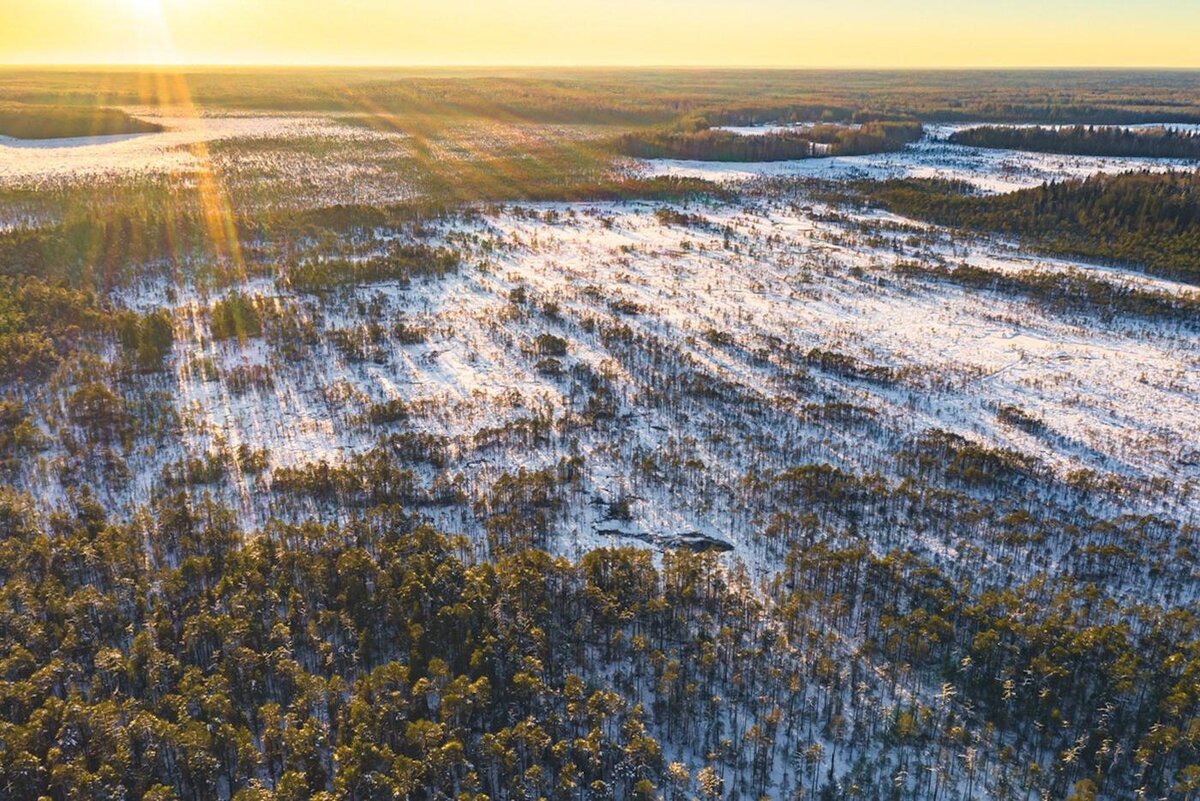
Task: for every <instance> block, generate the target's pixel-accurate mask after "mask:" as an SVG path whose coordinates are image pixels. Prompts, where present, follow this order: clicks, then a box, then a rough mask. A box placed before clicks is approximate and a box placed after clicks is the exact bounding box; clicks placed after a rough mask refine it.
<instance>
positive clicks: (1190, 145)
mask: <svg viewBox="0 0 1200 801" xmlns="http://www.w3.org/2000/svg"><path fill="white" fill-rule="evenodd" d="M950 141H951V142H953V143H954V144H956V145H968V146H970V147H986V148H1002V149H1006V150H1031V151H1034V152H1036V153H1064V154H1069V155H1078V156H1136V157H1141V158H1164V159H1200V134H1197V133H1192V132H1189V131H1179V130H1175V129H1172V128H1149V129H1144V130H1130V129H1128V128H1118V127H1116V126H1111V125H1101V126H1091V125H1075V126H1072V127H1070V128H1048V127H1041V126H1037V127H1032V128H1015V127H1012V126H1004V125H985V126H981V127H979V128H968V129H966V130H964V131H957V132H955V133H953V134H951V135H950Z"/></svg>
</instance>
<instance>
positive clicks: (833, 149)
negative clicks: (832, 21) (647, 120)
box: [615, 122, 923, 161]
mask: <svg viewBox="0 0 1200 801" xmlns="http://www.w3.org/2000/svg"><path fill="white" fill-rule="evenodd" d="M922 131H923V129H922V127H921V124H920V123H916V122H872V123H866V124H863V125H862V126H853V127H851V126H839V125H818V126H815V127H813V128H808V129H803V130H796V131H779V132H772V133H765V134H760V135H750V136H747V135H743V134H737V133H733V132H732V131H722V130H717V129H708V130H704V131H697V132H694V133H682V132H658V133H629V134H625V135H623V136H621V137H620V138H618V139H617V141H616V143H615V147H616V150H617V151H618V152H619V153H621V154H623V155H626V156H633V157H634V158H645V159H686V160H694V161H793V160H797V159H807V158H816V157H819V156H851V155H862V154H867V153H881V152H887V151H890V150H898V149H900V148H902V147H904V146H905V145H907V144H910V143H912V142H915V141H917V140H918V139H920V138H921V135H922Z"/></svg>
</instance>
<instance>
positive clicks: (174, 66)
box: [0, 61, 1200, 72]
mask: <svg viewBox="0 0 1200 801" xmlns="http://www.w3.org/2000/svg"><path fill="white" fill-rule="evenodd" d="M36 69H99V70H103V69H109V70H150V69H156V70H191V69H288V70H322V69H328V70H336V69H363V70H417V69H426V70H489V69H491V70H497V69H512V70H575V71H585V70H680V71H690V70H714V71H720V70H727V71H734V70H742V71H746V70H753V71H763V72H788V71H792V72H1052V71H1054V72H1088V71H1094V72H1200V64H1197V65H1194V66H1171V65H1114V64H1087V65H1080V64H1070V65H1067V64H1058V65H1056V64H1013V65H969V64H962V65H953V66H948V65H916V66H914V65H907V66H901V65H888V66H879V65H875V66H871V65H857V66H851V65H800V64H797V65H780V64H554V63H545V64H516V63H513V64H505V63H500V64H470V63H463V64H444V63H409V64H401V63H382V62H378V63H376V62H371V63H354V62H322V63H315V64H301V63H295V62H284V61H279V62H274V61H263V62H252V61H251V62H237V61H228V62H225V61H209V62H200V61H198V62H166V61H164V62H128V63H117V62H86V61H63V62H51V61H46V62H25V63H11V64H6V63H0V70H36Z"/></svg>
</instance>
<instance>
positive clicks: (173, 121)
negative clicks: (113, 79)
mask: <svg viewBox="0 0 1200 801" xmlns="http://www.w3.org/2000/svg"><path fill="white" fill-rule="evenodd" d="M128 111H129V112H130V113H131V114H133V115H134V116H135V117H137V118H139V119H143V120H146V121H147V122H152V123H156V124H158V125H161V126H163V127H164V128H165V130H164V131H161V132H158V133H144V134H128V135H119V136H92V137H81V138H74V139H45V140H22V139H13V138H11V137H6V136H0V183H3V184H6V185H16V186H29V185H34V186H39V185H43V184H46V183H51V184H52V183H56V182H61V181H78V180H87V179H95V178H104V177H119V178H130V177H138V176H151V175H164V174H173V173H187V172H195V171H197V170H208V169H211V168H212V158H213V157H212V154H211V152H210V148H211V147H212V146H213V145H215V144H216V143H220V142H228V141H231V140H240V141H244V142H251V143H269V142H271V141H272V140H277V141H283V142H293V143H295V142H299V141H300V140H305V139H308V140H327V141H332V142H339V143H343V144H345V143H360V144H365V143H371V142H379V141H391V140H399V139H400V138H402V137H400V135H398V134H393V133H379V132H375V131H371V130H368V129H366V128H363V127H357V126H353V125H347V124H345V123H343V122H340V121H339V120H338V119H337V118H331V117H318V116H303V115H291V114H270V115H264V114H258V115H255V114H220V115H215V114H212V113H210V112H200V111H196V110H192V109H175V110H169V109H168V110H166V111H165V112H164V111H163V110H152V109H138V108H130V109H128ZM260 160H261V157H260Z"/></svg>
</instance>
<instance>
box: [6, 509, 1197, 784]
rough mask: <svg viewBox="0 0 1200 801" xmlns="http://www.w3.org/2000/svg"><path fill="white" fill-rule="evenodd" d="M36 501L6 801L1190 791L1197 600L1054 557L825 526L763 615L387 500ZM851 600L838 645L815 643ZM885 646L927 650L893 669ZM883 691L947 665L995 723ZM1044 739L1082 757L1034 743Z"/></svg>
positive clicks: (742, 596) (727, 588) (21, 520)
mask: <svg viewBox="0 0 1200 801" xmlns="http://www.w3.org/2000/svg"><path fill="white" fill-rule="evenodd" d="M29 510H30V500H29V499H27V498H22V497H21V496H19V495H17V494H15V493H12V492H10V491H4V492H3V494H0V551H2V552H3V554H4V558H3V560H2V561H3V565H4V567H3V569H2V573H3V582H2V583H0V600H2V601H3V603H2V604H0V654H2V656H0V675H2V677H3V680H2V681H0V707H2V708H3V710H4V714H3V722H2V723H0V734H2V737H0V776H2V777H3V780H4V787H5V791H6V793H7V794H9V797H12V798H39V797H49V798H55V799H73V798H122V797H129V798H152V799H160V800H163V801H165V799H197V801H199V799H206V798H216V797H233V798H236V799H238V801H252V800H257V801H262V800H263V799H281V800H282V799H302V798H324V799H333V798H345V799H363V800H366V799H381V800H382V799H392V798H396V797H407V798H412V799H454V798H462V797H470V798H475V799H483V798H490V799H518V798H536V797H544V798H553V799H564V800H565V799H577V798H579V797H580V795H581V794H585V795H586V797H587V798H593V799H646V800H647V801H650V799H654V798H657V797H662V796H664V794H666V795H670V796H671V797H677V798H685V797H694V796H696V795H697V794H698V795H699V797H703V798H712V799H716V798H722V797H739V798H740V797H761V796H762V795H763V794H764V793H768V792H780V791H781V790H782V789H783V788H782V787H781V786H780V785H778V784H776V782H777V781H782V782H784V783H785V784H787V786H788V787H789V788H790V789H791V790H792V791H793V792H804V793H805V794H807V795H808V796H816V797H822V798H836V797H842V794H843V793H844V792H845V788H847V787H850V786H854V787H856V788H858V790H857V791H858V792H859V793H863V794H865V795H864V796H863V797H870V798H883V797H887V798H898V797H905V798H910V797H912V798H931V797H932V796H933V795H934V794H937V793H938V792H939V788H940V787H941V785H942V781H941V780H940V779H939V778H938V777H937V775H936V774H937V773H938V772H939V771H929V770H925V769H924V766H925V765H927V764H934V765H939V766H941V769H942V770H946V771H949V770H954V779H953V780H954V781H962V782H964V783H966V782H971V781H975V771H976V769H980V770H981V771H982V768H983V766H984V765H985V764H986V761H987V760H999V761H1000V762H999V764H1000V770H1001V772H1002V773H1004V774H1008V775H1009V779H1008V781H1011V783H1012V786H1013V788H1014V789H1015V788H1016V787H1017V786H1019V784H1020V782H1021V781H1023V780H1025V779H1026V778H1029V777H1038V778H1037V781H1039V782H1040V783H1043V784H1044V786H1046V787H1047V790H1048V792H1055V793H1056V795H1057V796H1058V797H1065V796H1066V795H1067V794H1069V793H1070V792H1071V790H1072V788H1075V790H1076V792H1078V791H1079V789H1080V788H1081V787H1082V788H1083V789H1087V788H1088V787H1092V788H1104V789H1105V790H1107V791H1110V792H1117V793H1120V792H1123V791H1124V789H1123V788H1131V787H1133V786H1141V787H1143V788H1144V789H1145V790H1149V791H1150V792H1153V793H1155V794H1156V795H1157V794H1163V793H1168V792H1174V793H1177V794H1182V795H1177V796H1175V797H1186V795H1187V793H1188V792H1190V791H1189V790H1188V788H1193V789H1194V788H1195V787H1196V786H1197V783H1198V781H1197V780H1198V778H1200V770H1198V769H1197V767H1196V764H1197V760H1200V729H1198V728H1197V718H1196V715H1197V712H1200V709H1198V707H1197V703H1198V694H1197V684H1196V678H1197V676H1198V675H1200V672H1198V671H1200V651H1198V643H1200V637H1198V636H1197V635H1198V633H1200V621H1197V619H1196V617H1195V615H1194V613H1192V612H1189V611H1186V610H1183V609H1179V610H1173V611H1171V612H1169V613H1168V612H1162V611H1155V610H1154V609H1153V608H1150V607H1147V608H1144V609H1140V610H1136V611H1134V610H1130V611H1128V612H1114V611H1112V610H1104V611H1102V610H1100V609H1097V608H1095V607H1094V606H1093V605H1092V602H1091V599H1090V597H1089V595H1088V591H1087V589H1086V588H1072V587H1070V586H1064V585H1062V584H1060V583H1058V582H1056V581H1055V580H1054V579H1051V578H1049V577H1039V578H1038V579H1036V580H1034V581H1031V582H1029V583H1027V584H1025V585H1023V586H1020V587H1016V588H1013V589H1010V590H1005V591H987V592H979V593H976V592H975V591H973V590H972V588H971V587H970V585H969V584H967V585H961V586H955V585H954V584H953V583H952V582H950V581H949V580H948V579H947V578H946V577H945V576H942V575H940V574H939V573H938V572H937V571H936V570H935V569H933V568H931V567H930V566H928V565H924V564H921V563H919V562H917V561H914V560H913V559H912V558H911V557H906V556H904V555H902V554H891V555H887V556H885V557H882V558H881V557H873V556H870V555H869V554H868V553H867V551H866V550H865V549H847V550H830V549H827V548H822V547H818V548H813V549H806V550H802V551H800V550H798V551H795V552H793V553H792V554H791V555H789V556H788V557H787V559H786V562H785V564H784V565H783V566H782V573H781V577H780V580H779V581H777V582H776V583H775V584H774V585H773V586H772V588H771V589H770V595H771V603H770V604H764V603H762V602H759V601H756V600H754V598H753V595H752V593H750V591H749V587H748V586H747V585H746V583H745V579H744V578H739V577H738V576H737V575H730V574H729V573H728V572H727V571H725V570H724V569H722V568H721V567H720V565H719V563H718V561H717V560H716V559H715V558H714V557H713V556H711V555H693V554H690V553H689V552H688V551H686V550H684V551H679V552H674V553H668V554H665V555H664V556H663V558H662V560H661V566H656V565H655V560H654V559H652V558H651V555H650V554H649V553H648V552H647V551H644V550H635V549H602V550H597V551H594V552H592V553H590V554H588V555H587V556H585V557H584V558H583V559H581V560H579V561H578V562H574V563H572V562H568V561H566V560H562V559H554V558H551V557H550V556H548V555H547V554H545V553H542V552H540V551H536V550H518V551H515V552H511V553H508V554H500V555H498V556H497V559H496V561H495V562H491V561H478V560H476V559H475V558H474V557H472V556H471V555H470V554H471V549H470V547H469V546H468V544H467V542H466V541H464V540H462V539H455V538H448V537H444V536H442V535H440V534H438V533H436V532H434V531H433V530H431V529H429V528H428V527H425V526H421V525H418V524H416V523H415V522H414V521H413V520H412V519H411V518H410V517H409V516H407V515H405V514H404V513H402V512H401V511H400V510H399V509H398V508H396V507H380V508H378V509H376V510H374V511H372V512H370V513H369V514H367V515H366V516H364V517H361V518H358V519H356V520H353V521H351V522H349V523H348V524H347V525H345V526H343V527H337V526H322V525H318V524H316V523H310V524H306V525H303V526H286V525H271V526H269V527H268V528H267V529H265V530H264V531H262V532H260V533H259V534H258V535H256V536H254V537H251V538H249V539H245V540H244V539H243V537H242V535H241V533H240V532H238V531H237V530H236V528H235V527H234V526H233V524H232V522H231V520H232V517H231V514H230V512H229V510H226V509H222V508H220V507H219V506H214V505H212V504H211V503H209V504H200V505H195V506H194V505H192V504H191V503H189V502H187V501H186V500H184V499H182V498H172V499H169V500H166V501H164V503H163V504H162V505H161V506H160V507H158V508H156V509H154V510H153V511H152V512H151V514H150V516H149V517H148V518H146V520H145V521H143V522H141V523H134V524H132V525H115V524H111V523H109V522H108V521H107V520H106V519H105V515H104V512H103V510H102V509H101V508H100V506H99V504H98V503H97V502H96V501H95V500H94V499H91V498H89V497H87V496H86V495H83V496H80V497H78V498H77V499H76V508H75V510H74V512H72V513H69V514H60V515H56V516H55V517H54V518H53V520H52V523H51V528H50V529H43V528H42V527H41V526H40V525H39V524H38V523H37V522H36V521H35V519H34V518H33V517H32V516H31V514H30V511H29ZM150 520H153V524H152V525H153V528H154V531H153V536H147V532H146V531H145V530H143V529H142V526H144V525H146V524H148V522H149V521H150ZM851 619H854V620H857V621H858V622H857V624H856V626H857V629H858V631H859V632H860V633H861V640H860V644H859V646H858V647H857V648H855V649H853V650H852V651H840V649H839V646H837V645H836V644H835V643H836V641H835V640H834V639H833V638H828V637H826V636H824V635H823V634H822V633H821V632H822V631H826V630H828V629H829V628H830V627H834V626H844V625H845V624H846V622H847V621H849V620H851ZM835 654H836V656H835ZM876 659H882V660H885V661H886V662H887V663H890V664H892V665H899V664H907V665H908V666H909V669H908V671H906V672H904V673H892V674H891V676H890V677H887V676H886V675H885V678H886V680H885V681H884V682H882V683H880V684H876V683H875V681H874V680H873V679H872V680H870V681H868V678H869V677H870V676H871V665H872V664H873V660H876ZM888 681H890V682H891V683H892V686H893V688H895V687H898V686H905V687H908V686H913V685H914V683H915V682H924V681H930V682H933V683H935V684H936V683H937V682H944V683H943V684H941V688H942V689H941V694H942V697H943V699H946V698H948V697H951V694H954V695H957V694H962V695H963V697H964V698H965V700H967V701H969V702H970V703H971V704H973V705H974V706H975V708H976V709H977V710H978V712H977V715H978V719H972V720H968V719H965V718H960V717H958V716H956V715H955V713H954V712H953V711H952V710H950V709H948V708H947V707H946V706H945V705H942V704H939V705H938V706H926V705H924V704H922V703H920V702H919V701H916V700H915V699H910V700H904V695H893V694H890V693H888V694H886V695H880V693H885V689H884V688H885V687H886V686H887V683H888ZM885 697H886V698H892V699H893V700H890V701H887V702H884V701H883V699H884V698H885ZM981 720H982V721H986V726H985V727H980V726H979V725H978V724H979V722H980V721H981ZM964 727H969V728H970V731H972V732H974V734H970V735H969V734H968V729H967V728H964ZM1080 729H1083V730H1085V731H1087V732H1088V733H1087V734H1086V735H1085V736H1083V737H1081V738H1080V739H1079V740H1078V741H1077V742H1075V741H1072V740H1070V739H1069V738H1070V736H1071V734H1070V732H1071V731H1075V730H1080ZM978 737H983V738H984V739H982V740H979V739H973V738H978ZM864 738H865V740H864ZM796 742H799V743H800V745H795V743H796ZM864 742H870V743H875V744H877V747H876V746H872V748H873V749H875V750H871V751H865V750H863V744H864ZM789 743H790V744H792V745H790V746H789V745H788V744H789ZM822 743H824V745H822ZM930 743H936V744H940V746H939V747H941V748H951V749H953V748H955V747H958V748H963V747H968V748H970V749H972V750H974V749H978V750H979V753H980V755H981V757H980V758H981V763H980V764H979V765H973V764H968V765H967V767H966V769H963V768H962V763H961V760H954V759H951V760H950V761H949V762H945V763H943V762H940V761H938V758H937V757H936V756H934V755H935V754H936V753H937V749H936V748H935V749H930V748H929V744H930ZM789 747H790V748H794V749H795V750H794V752H793V753H791V754H789V753H787V752H786V751H783V752H781V750H780V749H783V748H789ZM1047 747H1049V750H1050V751H1051V752H1053V751H1054V750H1055V749H1056V748H1057V749H1064V748H1070V749H1074V753H1075V758H1073V759H1071V760H1069V761H1068V760H1058V759H1055V760H1053V761H1051V762H1050V763H1049V764H1046V765H1045V766H1044V768H1041V767H1039V766H1038V765H1037V764H1034V765H1033V766H1028V765H1024V764H1022V762H1021V759H1024V758H1028V756H1027V753H1028V750H1029V749H1031V748H1033V749H1038V750H1040V749H1045V748H1047ZM692 748H694V749H703V750H704V751H706V752H708V753H709V760H710V762H711V764H710V765H709V766H708V767H705V768H702V769H700V770H699V771H697V772H695V773H694V774H693V773H692V772H691V771H690V770H689V769H687V768H686V766H684V765H683V763H681V762H677V761H676V755H678V754H680V753H681V749H684V750H686V749H692ZM827 748H828V749H830V750H829V751H827ZM839 753H841V754H842V755H843V758H845V757H846V756H847V755H849V758H850V759H851V761H852V765H853V767H852V769H851V770H850V772H849V774H845V775H843V777H842V778H841V779H839V781H838V783H835V782H834V776H835V772H834V765H835V764H836V761H837V756H838V754H839ZM987 754H992V755H994V756H984V755H987ZM868 756H869V758H868ZM781 759H782V761H783V763H784V764H786V765H790V766H791V767H788V768H787V769H786V770H785V771H784V773H782V774H780V773H775V772H774V771H775V770H777V769H778V768H777V767H776V766H777V765H779V764H780V760H781ZM927 760H933V762H928V761H927ZM1043 770H1044V774H1043ZM910 773H911V774H912V776H911V779H909V778H908V775H909V774H910ZM838 774H839V775H841V774H842V771H838ZM896 777H900V778H896ZM948 779H949V777H948ZM839 788H840V789H839ZM1130 792H1132V790H1130ZM464 794H465V795H464ZM1071 797H1072V798H1078V799H1082V798H1089V797H1091V796H1088V795H1085V794H1078V795H1072V796H1071Z"/></svg>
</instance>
